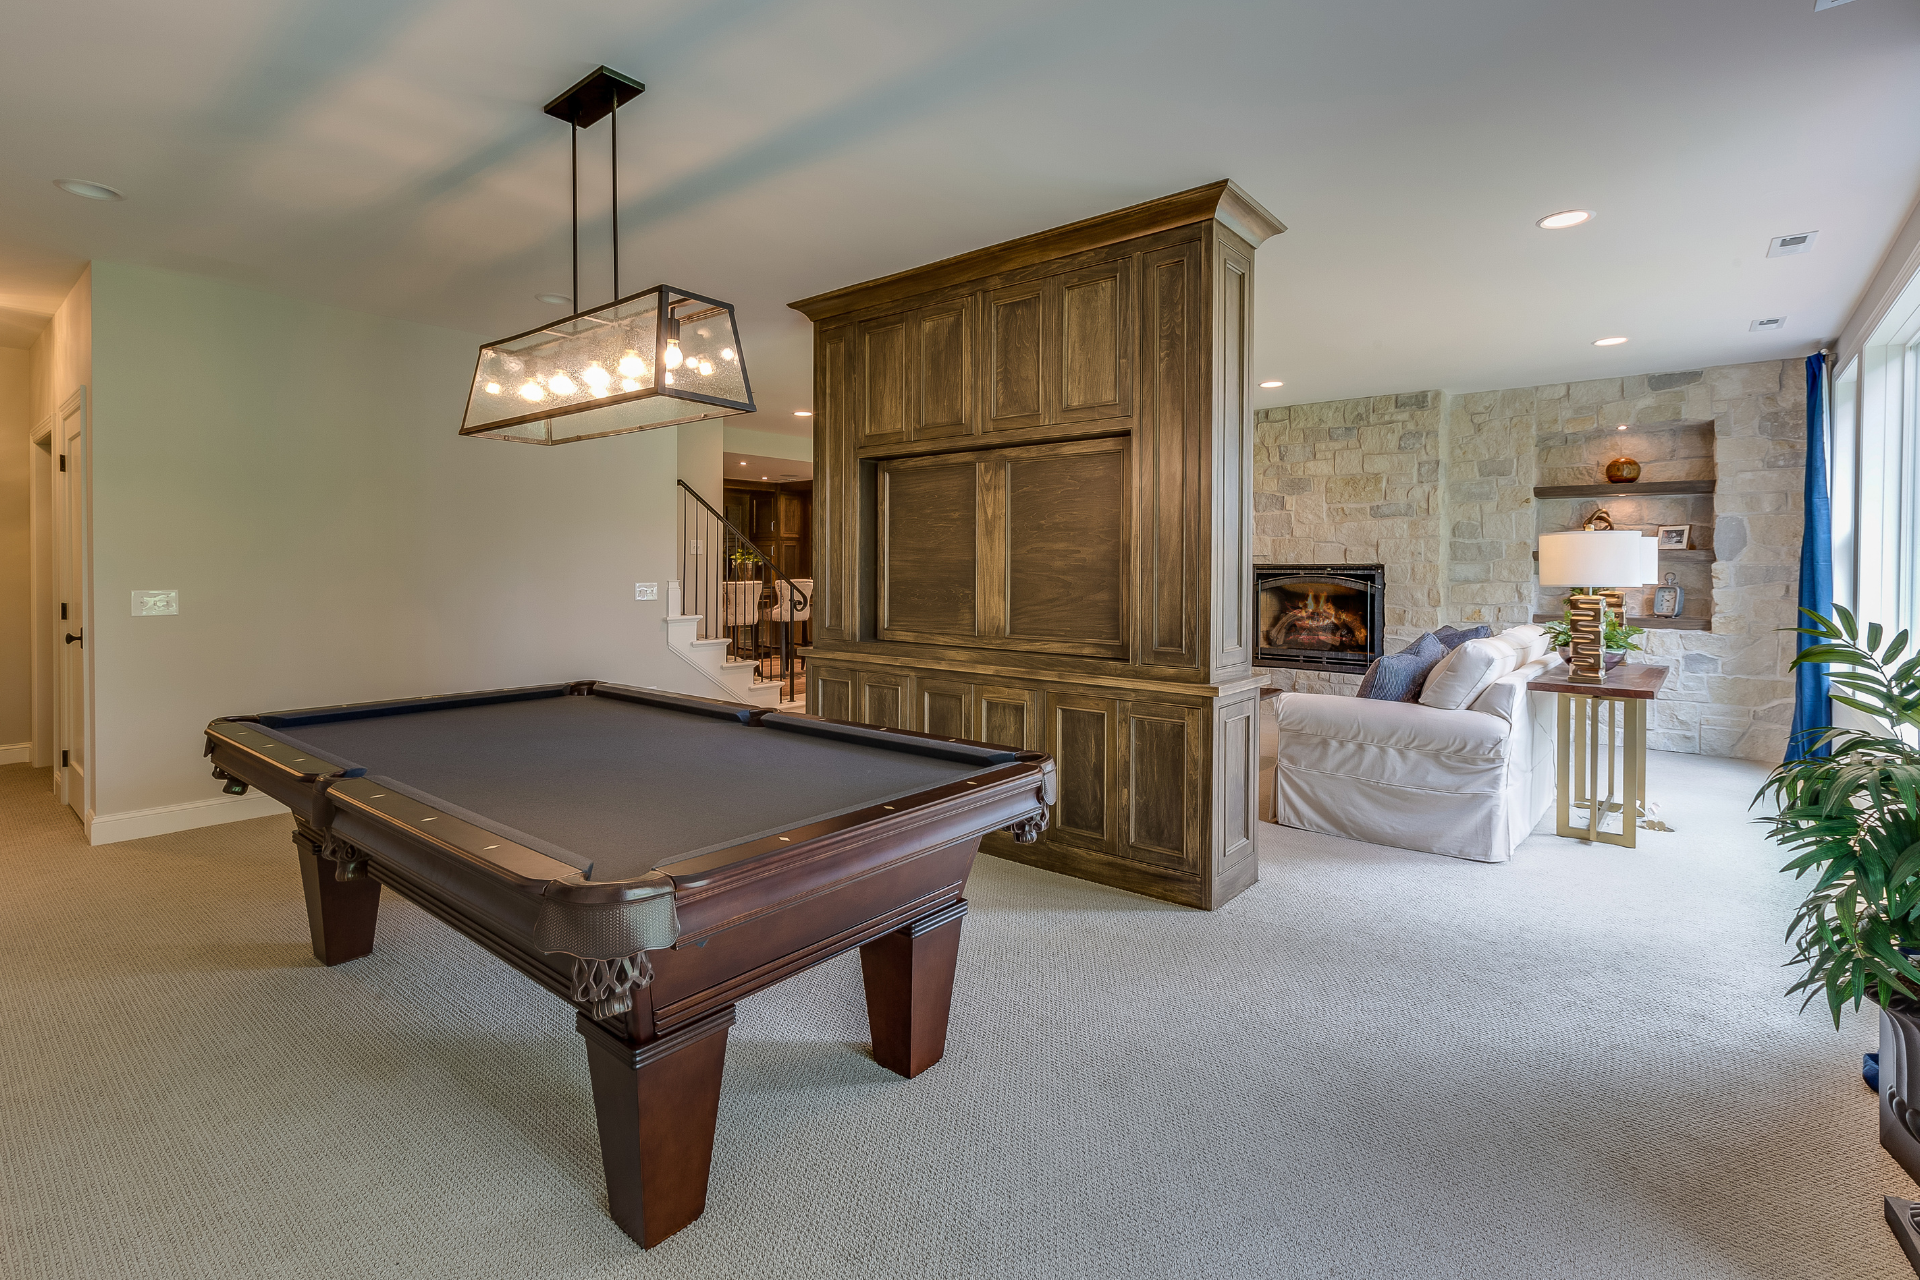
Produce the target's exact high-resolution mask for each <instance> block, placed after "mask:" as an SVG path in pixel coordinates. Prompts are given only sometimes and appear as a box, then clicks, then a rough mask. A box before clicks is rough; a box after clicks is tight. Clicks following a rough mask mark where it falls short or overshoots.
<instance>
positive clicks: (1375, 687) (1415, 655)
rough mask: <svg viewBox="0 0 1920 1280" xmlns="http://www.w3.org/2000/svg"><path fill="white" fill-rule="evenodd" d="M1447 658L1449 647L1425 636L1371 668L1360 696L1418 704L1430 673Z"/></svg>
mask: <svg viewBox="0 0 1920 1280" xmlns="http://www.w3.org/2000/svg"><path fill="white" fill-rule="evenodd" d="M1446 656H1447V649H1446V646H1445V645H1443V644H1441V643H1440V642H1439V641H1438V640H1436V639H1434V636H1433V633H1432V632H1431V631H1426V632H1422V633H1421V634H1420V635H1418V636H1415V637H1414V640H1413V643H1412V644H1409V645H1408V646H1407V647H1406V648H1404V649H1402V650H1401V651H1400V652H1398V653H1389V654H1387V655H1386V656H1385V657H1382V658H1378V659H1376V660H1375V661H1374V664H1373V665H1372V666H1370V667H1368V668H1367V674H1366V676H1365V677H1364V678H1363V679H1362V680H1361V681H1360V693H1359V696H1360V697H1362V698H1370V699H1373V700H1375V701H1378V702H1418V701H1420V687H1421V685H1423V684H1424V683H1425V682H1426V679H1427V673H1428V672H1429V671H1431V670H1433V668H1434V665H1435V664H1436V663H1438V662H1439V661H1440V660H1441V659H1442V658H1444V657H1446Z"/></svg>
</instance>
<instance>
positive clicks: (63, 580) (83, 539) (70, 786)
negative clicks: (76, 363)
mask: <svg viewBox="0 0 1920 1280" xmlns="http://www.w3.org/2000/svg"><path fill="white" fill-rule="evenodd" d="M86 421H87V414H86V394H85V392H84V391H83V392H81V393H80V394H78V395H75V396H74V397H73V399H71V400H69V401H68V402H67V403H66V404H65V405H64V406H62V408H61V411H60V424H59V426H58V428H57V429H56V430H55V434H54V447H55V454H56V457H55V470H54V473H53V517H54V548H53V553H54V576H55V594H56V596H57V598H58V604H59V607H58V610H57V611H56V616H55V617H54V619H53V620H52V621H53V626H54V629H55V635H54V640H55V643H56V644H58V646H59V649H58V653H59V657H58V658H57V659H56V664H57V669H58V671H59V692H58V702H59V709H58V712H57V715H56V719H55V725H56V730H55V731H56V734H57V736H58V741H57V742H56V743H55V744H54V745H55V747H56V749H57V750H58V751H59V752H60V756H59V759H58V761H56V763H55V767H54V788H55V790H56V791H57V792H58V794H59V797H60V802H61V803H62V804H64V805H66V806H67V807H68V808H70V809H72V810H73V811H74V813H76V814H78V815H79V817H80V820H81V821H83V822H84V821H86V816H87V814H86V810H87V764H88V752H87V739H88V734H87V721H88V716H87V666H86V663H87V655H86V628H87V622H88V619H87V607H86V606H87V573H86V568H87V554H86V547H87V485H86V475H87V429H86Z"/></svg>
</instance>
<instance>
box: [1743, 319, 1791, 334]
mask: <svg viewBox="0 0 1920 1280" xmlns="http://www.w3.org/2000/svg"><path fill="white" fill-rule="evenodd" d="M1786 327H1787V318H1786V317H1785V316H1773V317H1771V318H1769V319H1766V320H1755V321H1754V322H1753V323H1752V324H1750V325H1748V326H1747V332H1748V333H1773V332H1775V331H1776V330H1779V329H1784V328H1786Z"/></svg>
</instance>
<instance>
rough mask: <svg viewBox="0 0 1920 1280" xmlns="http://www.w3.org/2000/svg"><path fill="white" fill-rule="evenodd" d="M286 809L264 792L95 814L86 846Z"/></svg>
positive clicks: (274, 812) (168, 833)
mask: <svg viewBox="0 0 1920 1280" xmlns="http://www.w3.org/2000/svg"><path fill="white" fill-rule="evenodd" d="M286 811H287V806H285V805H283V804H281V803H280V802H279V801H278V800H275V799H274V798H273V797H271V796H269V795H266V794H265V793H264V792H260V791H251V792H248V793H247V794H246V795H244V796H214V797H213V798H212V799H210V800H189V801H187V803H185V804H163V805H161V806H160V807H159V808H157V809H129V810H128V811H127V812H125V813H97V814H94V815H93V817H92V819H91V820H90V821H88V823H87V843H88V844H118V843H120V841H122V840H140V839H143V838H145V837H147V836H164V835H170V834H172V833H173V832H175V831H191V830H192V829H193V828H195V827H212V826H218V825H219V824H220V823H223V822H245V821H246V820H247V819H248V818H268V817H272V816H273V815H274V814H276V813H285V812H286Z"/></svg>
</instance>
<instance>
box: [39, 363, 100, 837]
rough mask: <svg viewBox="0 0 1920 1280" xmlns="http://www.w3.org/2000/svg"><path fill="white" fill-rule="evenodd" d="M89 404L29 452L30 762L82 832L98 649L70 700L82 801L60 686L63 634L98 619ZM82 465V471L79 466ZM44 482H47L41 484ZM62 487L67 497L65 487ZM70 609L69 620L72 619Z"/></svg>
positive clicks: (79, 393)
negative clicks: (70, 589) (63, 754)
mask: <svg viewBox="0 0 1920 1280" xmlns="http://www.w3.org/2000/svg"><path fill="white" fill-rule="evenodd" d="M88 410H89V400H88V395H87V388H86V387H84V386H83V387H79V388H77V389H76V390H75V391H74V392H73V394H72V395H70V396H68V397H67V398H66V399H65V400H64V401H62V402H61V404H60V407H59V408H58V409H57V410H55V411H54V412H53V413H52V414H50V415H48V417H47V418H46V419H44V420H43V421H42V422H41V423H39V424H38V425H37V426H36V427H35V428H34V430H33V431H32V432H31V434H30V435H29V438H28V448H29V450H30V451H31V452H30V453H29V456H28V462H29V464H30V468H31V474H32V476H33V480H34V483H33V484H31V485H30V507H31V516H30V520H31V537H30V543H31V550H30V554H31V559H32V563H31V570H30V576H31V588H30V590H31V593H32V601H31V619H32V625H31V633H32V634H31V637H30V640H31V647H30V654H31V661H32V664H33V699H32V709H33V755H32V762H33V764H34V765H35V766H36V767H38V768H46V767H48V766H52V768H53V789H54V794H55V795H56V796H58V797H59V798H60V799H61V800H62V802H63V803H66V804H68V805H69V806H70V807H71V808H72V809H73V810H74V812H75V814H76V815H78V816H79V818H80V820H81V822H82V824H83V825H90V824H91V823H92V820H93V794H94V774H95V766H94V758H93V756H94V724H93V708H94V699H93V678H94V664H93V648H92V645H91V644H89V643H87V641H91V640H92V638H93V637H92V636H91V635H89V636H87V641H82V642H81V654H82V657H81V661H80V664H79V665H80V672H79V682H78V683H79V688H78V689H77V690H74V691H73V693H74V694H75V695H77V696H78V697H79V699H80V708H79V714H78V715H77V716H76V717H75V719H76V720H77V721H78V723H79V730H78V742H79V746H80V748H81V755H80V758H81V760H82V762H83V764H82V768H81V771H80V772H81V783H82V785H81V787H80V792H81V793H80V794H78V795H69V794H68V792H67V782H68V778H67V772H66V770H65V769H63V768H61V767H60V756H59V753H60V749H61V744H62V743H63V742H64V741H66V739H65V737H64V733H65V725H66V724H67V723H68V721H67V716H66V711H67V707H66V698H67V696H68V691H67V690H66V689H64V688H63V686H62V682H61V679H60V664H61V659H62V655H63V651H64V649H65V648H66V646H65V644H64V642H63V641H62V635H63V634H64V631H65V629H66V628H68V627H72V626H74V625H75V624H76V623H78V628H77V629H78V630H80V631H81V632H82V633H85V632H87V631H89V630H91V624H92V619H93V612H94V611H93V608H92V603H93V519H92V500H93V485H92V475H93V468H92V458H93V431H92V423H91V420H90V415H89V412H88ZM76 417H77V418H78V419H79V423H78V426H79V433H78V434H79V439H80V451H79V452H80V456H79V458H78V459H77V460H76V459H69V468H68V470H67V471H66V472H65V473H64V476H65V479H64V481H63V478H62V476H63V473H62V472H61V471H60V470H59V469H58V468H57V467H56V466H55V465H54V459H55V458H56V457H58V456H59V454H60V451H61V449H62V447H63V441H64V437H66V436H67V435H68V434H69V429H70V425H71V424H72V423H73V421H74V419H75V418H76ZM76 463H77V465H76ZM42 476H44V477H45V478H46V483H44V484H42V483H40V478H41V477H42ZM63 483H64V485H65V489H64V494H63V493H62V491H61V486H62V485H63ZM68 499H71V500H72V501H75V502H78V503H79V505H80V510H79V513H78V518H77V519H74V518H71V517H69V518H66V519H63V518H62V517H63V516H66V515H67V514H68V513H67V510H66V506H65V502H66V500H68ZM76 526H77V527H78V528H79V530H80V546H79V547H78V548H69V546H68V533H69V530H71V529H73V528H75V527H76ZM69 554H71V555H72V557H73V560H74V561H75V562H76V563H77V564H78V566H79V575H80V580H79V582H78V583H77V584H76V589H75V591H74V595H75V596H76V597H77V598H76V599H74V600H70V601H68V604H70V605H74V606H77V612H78V614H79V617H78V618H72V617H69V618H68V619H67V620H66V621H62V620H61V618H60V610H59V605H60V600H59V588H60V566H61V563H62V561H63V558H64V557H66V556H67V555H69ZM75 611H76V610H75V609H69V611H68V612H69V613H70V614H71V613H73V612H75Z"/></svg>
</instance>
